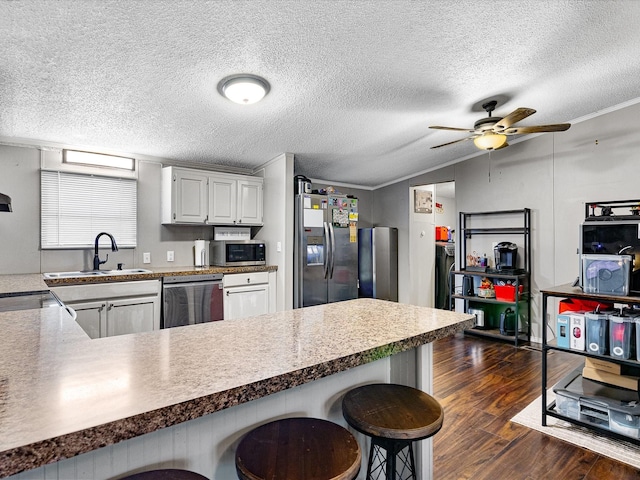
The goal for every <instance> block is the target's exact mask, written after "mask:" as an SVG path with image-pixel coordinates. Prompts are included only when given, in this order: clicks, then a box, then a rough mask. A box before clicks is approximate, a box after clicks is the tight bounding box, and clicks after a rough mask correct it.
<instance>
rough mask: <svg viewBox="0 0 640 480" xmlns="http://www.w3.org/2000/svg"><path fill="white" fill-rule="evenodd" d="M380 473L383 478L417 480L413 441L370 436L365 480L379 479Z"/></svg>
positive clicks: (389, 479)
mask: <svg viewBox="0 0 640 480" xmlns="http://www.w3.org/2000/svg"><path fill="white" fill-rule="evenodd" d="M398 460H399V461H398ZM398 469H400V470H399V471H398ZM380 475H384V476H383V477H382V478H383V479H385V480H418V479H417V477H416V467H415V460H414V456H413V442H403V441H398V440H389V439H385V438H378V437H372V438H371V448H370V452H369V462H368V464H367V480H379V479H380V478H381V477H380Z"/></svg>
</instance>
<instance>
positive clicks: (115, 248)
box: [93, 232, 118, 270]
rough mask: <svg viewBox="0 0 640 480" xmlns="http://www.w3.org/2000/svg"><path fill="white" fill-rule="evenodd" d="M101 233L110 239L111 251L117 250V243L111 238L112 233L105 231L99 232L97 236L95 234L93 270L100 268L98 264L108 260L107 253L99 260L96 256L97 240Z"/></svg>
mask: <svg viewBox="0 0 640 480" xmlns="http://www.w3.org/2000/svg"><path fill="white" fill-rule="evenodd" d="M102 235H106V236H108V237H109V238H110V239H111V251H112V252H117V251H118V245H116V239H115V238H113V235H111V234H110V233H107V232H100V233H99V234H98V235H97V236H96V252H95V255H94V256H93V269H94V270H100V265H102V264H103V263H107V260H109V254H108V253H107V258H105V259H104V260H102V261H101V260H100V257H99V256H98V240H100V237H101V236H102Z"/></svg>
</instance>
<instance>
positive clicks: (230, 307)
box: [222, 272, 275, 320]
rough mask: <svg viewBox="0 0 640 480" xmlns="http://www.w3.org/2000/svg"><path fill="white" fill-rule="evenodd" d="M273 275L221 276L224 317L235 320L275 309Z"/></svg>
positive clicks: (262, 273) (240, 274) (243, 274)
mask: <svg viewBox="0 0 640 480" xmlns="http://www.w3.org/2000/svg"><path fill="white" fill-rule="evenodd" d="M274 278H275V275H273V276H272V275H270V273H269V272H255V273H238V274H232V275H225V276H224V277H223V278H222V286H223V289H224V302H223V305H224V319H225V320H236V319H239V318H246V317H253V316H256V315H262V314H264V313H272V312H274V311H275V302H274V301H273V298H274V297H275V285H274Z"/></svg>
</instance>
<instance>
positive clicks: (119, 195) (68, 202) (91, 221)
mask: <svg viewBox="0 0 640 480" xmlns="http://www.w3.org/2000/svg"><path fill="white" fill-rule="evenodd" d="M40 178H41V184H40V190H41V197H40V198H41V209H40V230H41V247H42V248H43V249H47V248H85V247H93V246H94V243H95V239H96V235H98V234H99V233H100V232H108V233H110V234H111V235H113V237H114V238H115V239H116V243H117V244H118V247H135V246H136V233H137V232H136V227H137V217H136V212H137V184H136V180H134V179H128V178H114V177H100V176H95V175H82V174H75V173H67V172H54V171H47V170H41V174H40ZM100 245H101V246H105V247H106V246H109V247H110V246H111V241H110V240H109V238H108V237H107V236H106V235H105V236H103V237H101V238H100Z"/></svg>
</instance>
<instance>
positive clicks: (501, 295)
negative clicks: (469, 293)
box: [493, 285, 524, 302]
mask: <svg viewBox="0 0 640 480" xmlns="http://www.w3.org/2000/svg"><path fill="white" fill-rule="evenodd" d="M493 289H494V290H495V292H496V300H499V301H503V302H515V301H516V286H515V285H494V286H493ZM523 290H524V286H523V285H519V286H518V293H519V295H521V294H522V292H523ZM518 298H519V297H518Z"/></svg>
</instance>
